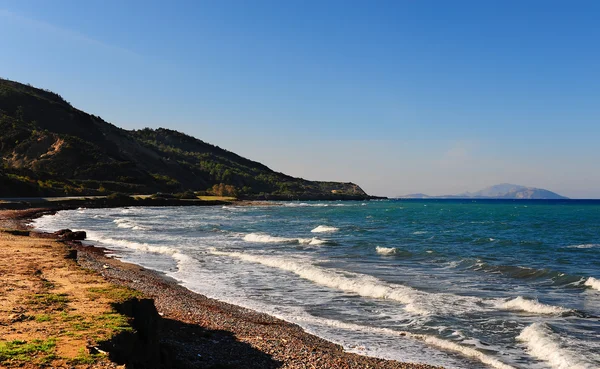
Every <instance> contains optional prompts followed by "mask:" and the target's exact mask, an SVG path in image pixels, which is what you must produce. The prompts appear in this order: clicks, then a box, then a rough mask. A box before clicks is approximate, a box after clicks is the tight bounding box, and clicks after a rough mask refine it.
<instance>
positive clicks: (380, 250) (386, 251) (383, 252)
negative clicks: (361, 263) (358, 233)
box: [375, 246, 397, 255]
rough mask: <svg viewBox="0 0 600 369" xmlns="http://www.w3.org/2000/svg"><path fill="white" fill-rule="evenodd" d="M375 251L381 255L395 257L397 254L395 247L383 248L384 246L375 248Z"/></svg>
mask: <svg viewBox="0 0 600 369" xmlns="http://www.w3.org/2000/svg"><path fill="white" fill-rule="evenodd" d="M375 251H377V253H378V254H380V255H393V254H395V253H396V252H397V250H396V248H395V247H382V246H377V247H375Z"/></svg>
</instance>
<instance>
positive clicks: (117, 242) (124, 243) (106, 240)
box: [88, 232, 193, 264]
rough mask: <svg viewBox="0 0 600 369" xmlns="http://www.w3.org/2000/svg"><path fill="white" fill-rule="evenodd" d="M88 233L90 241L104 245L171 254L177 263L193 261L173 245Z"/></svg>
mask: <svg viewBox="0 0 600 369" xmlns="http://www.w3.org/2000/svg"><path fill="white" fill-rule="evenodd" d="M90 233H91V234H90ZM88 235H89V236H90V237H89V238H88V239H89V240H90V241H97V242H100V243H102V244H104V245H106V246H113V247H114V246H117V247H123V248H127V249H131V250H136V251H142V252H149V253H153V254H162V255H168V256H171V257H172V258H173V259H175V260H176V261H177V262H178V264H179V263H181V262H190V261H193V259H192V258H191V257H190V256H188V255H185V254H183V253H181V252H180V250H178V249H175V248H173V247H169V246H155V245H149V244H147V243H141V242H135V241H128V240H124V239H117V238H111V237H102V236H98V235H95V234H94V233H92V232H88Z"/></svg>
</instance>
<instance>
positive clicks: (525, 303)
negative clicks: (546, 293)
mask: <svg viewBox="0 0 600 369" xmlns="http://www.w3.org/2000/svg"><path fill="white" fill-rule="evenodd" d="M498 307H499V308H501V309H506V310H519V311H526V312H528V313H535V314H547V315H560V314H563V313H567V312H570V311H571V310H570V309H566V308H563V307H560V306H553V305H546V304H543V303H541V302H539V301H537V300H528V299H526V298H523V297H522V296H517V297H515V298H514V299H511V300H508V301H505V302H503V303H501V304H499V306H498Z"/></svg>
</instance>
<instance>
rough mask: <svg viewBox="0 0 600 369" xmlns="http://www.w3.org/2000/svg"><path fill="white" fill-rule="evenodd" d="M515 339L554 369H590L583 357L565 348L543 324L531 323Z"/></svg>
mask: <svg viewBox="0 0 600 369" xmlns="http://www.w3.org/2000/svg"><path fill="white" fill-rule="evenodd" d="M517 339H518V340H520V341H523V342H524V343H525V345H527V348H528V349H529V353H530V354H531V355H532V356H535V357H536V358H538V359H541V360H544V361H546V362H547V363H548V364H549V365H550V366H551V367H552V368H555V369H592V368H593V364H592V363H589V362H587V361H585V355H582V354H581V353H577V352H573V351H571V350H569V349H568V348H567V347H565V345H564V343H563V342H561V339H560V337H559V336H558V335H557V334H556V333H554V332H553V331H552V329H550V327H548V326H547V325H546V324H544V323H533V324H532V325H530V326H528V327H527V328H525V329H523V331H522V332H521V334H520V335H519V336H517Z"/></svg>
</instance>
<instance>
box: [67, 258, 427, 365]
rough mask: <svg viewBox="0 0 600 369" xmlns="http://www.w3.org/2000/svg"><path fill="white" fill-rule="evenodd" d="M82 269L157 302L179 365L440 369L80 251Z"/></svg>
mask: <svg viewBox="0 0 600 369" xmlns="http://www.w3.org/2000/svg"><path fill="white" fill-rule="evenodd" d="M75 247H76V249H77V250H78V263H79V264H80V265H81V266H82V267H84V268H88V269H92V270H96V271H98V272H99V273H101V274H102V275H103V276H104V277H105V278H106V279H107V280H108V281H110V282H112V283H115V284H119V285H124V286H128V287H130V288H133V289H136V290H138V291H140V292H142V293H143V294H144V295H146V296H147V297H149V298H152V299H154V301H155V305H156V308H157V309H158V311H159V314H161V315H162V317H163V319H164V322H165V324H163V327H162V332H161V340H162V341H163V342H164V343H166V344H167V345H169V346H170V347H172V348H176V350H174V352H176V353H177V356H178V357H177V358H176V359H177V360H176V361H177V362H179V363H182V364H184V363H185V364H186V366H189V367H194V368H213V367H214V368H217V367H219V368H342V369H345V368H412V369H417V368H423V369H424V368H434V367H433V366H430V365H425V364H411V363H401V362H398V361H394V360H384V359H378V358H373V357H367V356H362V355H358V354H354V353H347V352H344V350H343V348H342V347H341V346H340V345H337V344H334V343H331V342H329V341H326V340H324V339H321V338H319V337H317V336H314V335H312V334H309V333H306V332H305V331H304V330H303V329H302V328H301V327H299V326H298V325H295V324H291V323H288V322H285V321H283V320H280V319H277V318H274V317H272V316H270V315H267V314H263V313H258V312H255V311H252V310H249V309H246V308H242V307H239V306H236V305H231V304H228V303H224V302H221V301H218V300H214V299H211V298H207V297H205V296H203V295H200V294H197V293H194V292H192V291H190V290H188V289H186V288H184V287H182V286H180V285H179V284H177V282H176V281H174V280H173V279H171V278H168V277H166V276H165V275H163V274H161V273H159V272H156V271H152V270H148V269H145V268H142V267H140V266H137V265H134V264H128V263H124V262H121V261H119V260H117V259H114V258H109V257H106V256H105V255H104V252H103V250H102V249H99V248H95V247H90V246H75Z"/></svg>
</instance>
